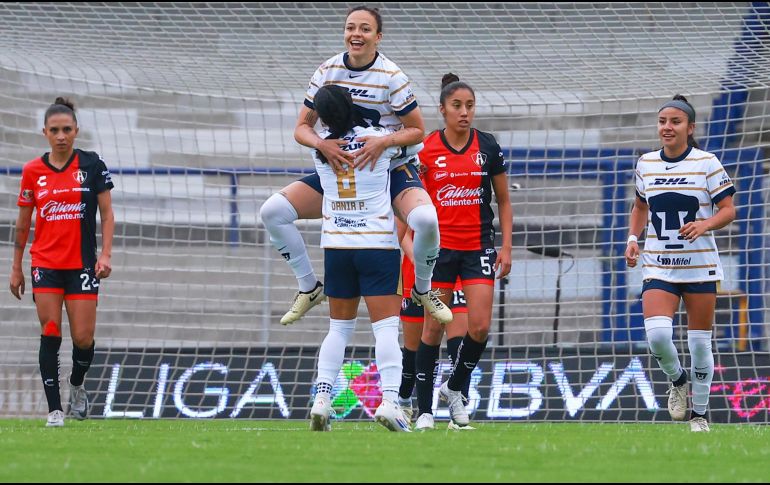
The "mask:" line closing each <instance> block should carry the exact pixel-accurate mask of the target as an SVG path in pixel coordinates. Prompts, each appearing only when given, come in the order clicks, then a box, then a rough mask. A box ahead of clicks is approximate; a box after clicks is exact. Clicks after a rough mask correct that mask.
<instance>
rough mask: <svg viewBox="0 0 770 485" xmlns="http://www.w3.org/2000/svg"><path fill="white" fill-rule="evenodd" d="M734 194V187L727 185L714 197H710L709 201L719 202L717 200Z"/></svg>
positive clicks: (719, 200)
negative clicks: (727, 186)
mask: <svg viewBox="0 0 770 485" xmlns="http://www.w3.org/2000/svg"><path fill="white" fill-rule="evenodd" d="M733 194H735V187H729V188H727V189H725V190H724V191H722V192H720V193H718V194H717V195H715V196H714V197H712V198H711V202H712V203H714V204H719V202H721V201H722V199H724V198H725V197H728V196H731V195H733Z"/></svg>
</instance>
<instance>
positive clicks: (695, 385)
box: [682, 293, 717, 419]
mask: <svg viewBox="0 0 770 485" xmlns="http://www.w3.org/2000/svg"><path fill="white" fill-rule="evenodd" d="M682 297H683V299H684V305H685V308H686V309H687V322H688V329H687V345H688V348H689V350H690V360H691V362H692V367H691V369H690V376H691V380H692V414H691V416H690V419H693V418H696V417H701V418H702V417H705V415H706V411H707V410H708V403H709V396H710V395H711V382H712V381H713V379H714V353H713V351H712V348H711V337H712V335H711V332H712V326H713V323H714V313H715V311H716V303H717V295H716V293H684V294H683V296H682Z"/></svg>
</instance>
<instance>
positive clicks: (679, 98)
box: [671, 94, 700, 150]
mask: <svg viewBox="0 0 770 485" xmlns="http://www.w3.org/2000/svg"><path fill="white" fill-rule="evenodd" d="M671 99H672V101H681V102H683V103H685V104H686V105H687V106H689V107H690V109H692V112H693V113H695V108H693V106H692V105H691V104H690V102H689V101H687V98H685V97H684V96H682V95H681V94H675V95H674V97H673V98H671ZM687 121H688V122H690V123H695V119H690V115H689V114H688V115H687ZM687 144H688V145H690V146H692V147H694V148H697V149H698V150H700V145H699V144H698V142H697V141H696V140H695V137H694V136H693V135H689V136H688V137H687Z"/></svg>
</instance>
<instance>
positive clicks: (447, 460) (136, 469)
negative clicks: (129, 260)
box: [0, 419, 770, 483]
mask: <svg viewBox="0 0 770 485" xmlns="http://www.w3.org/2000/svg"><path fill="white" fill-rule="evenodd" d="M43 423H44V420H43V419H36V420H0V481H3V482H39V481H54V482H73V481H83V482H102V481H104V482H124V481H180V482H201V481H203V482H229V481H233V482H265V481H282V482H290V481H297V482H309V481H315V482H319V481H320V482H330V483H334V482H404V481H409V482H423V483H425V482H438V483H441V482H480V481H490V482H500V481H503V482H522V481H558V482H569V481H577V482H589V481H590V482H595V481H598V482H618V481H620V482H624V481H626V482H627V481H635V482H639V481H644V482H673V483H676V482H715V481H731V482H732V481H739V482H741V481H747V482H758V481H759V482H767V481H768V480H770V427H767V426H758V425H712V431H711V433H709V434H700V433H698V434H696V433H691V432H690V431H689V425H688V424H686V423H685V424H676V425H674V424H616V423H606V424H578V423H538V424H533V423H477V424H476V426H477V429H476V430H475V431H459V432H458V431H447V430H446V428H445V427H446V423H437V424H438V426H439V429H438V430H436V431H433V432H426V433H411V434H407V433H399V434H396V433H389V432H387V431H386V430H384V429H382V428H380V427H379V426H377V425H376V424H374V423H365V422H359V423H341V424H337V425H336V426H335V427H334V430H333V431H332V432H331V433H311V432H310V431H308V428H307V427H308V424H307V423H306V422H298V421H282V422H277V421H242V420H217V421H190V420H178V421H175V420H160V421H149V420H148V421H129V420H109V421H106V420H90V421H84V422H77V421H74V420H72V419H69V420H67V422H66V425H65V427H64V428H58V429H47V428H45V427H44V426H43Z"/></svg>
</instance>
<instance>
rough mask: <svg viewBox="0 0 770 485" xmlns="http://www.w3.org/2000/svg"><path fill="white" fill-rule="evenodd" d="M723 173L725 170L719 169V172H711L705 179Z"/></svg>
mask: <svg viewBox="0 0 770 485" xmlns="http://www.w3.org/2000/svg"><path fill="white" fill-rule="evenodd" d="M724 171H725V169H724V168H720V169H719V170H716V171H714V172H711V173H710V174H708V175H706V178H707V179H709V178H711V177H713V176H714V175H716V174H718V173H722V172H724Z"/></svg>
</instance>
